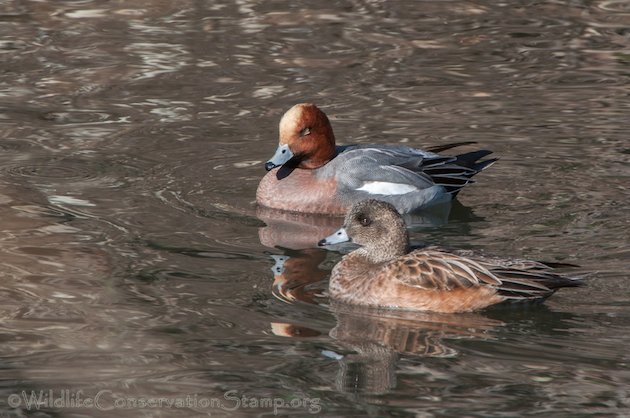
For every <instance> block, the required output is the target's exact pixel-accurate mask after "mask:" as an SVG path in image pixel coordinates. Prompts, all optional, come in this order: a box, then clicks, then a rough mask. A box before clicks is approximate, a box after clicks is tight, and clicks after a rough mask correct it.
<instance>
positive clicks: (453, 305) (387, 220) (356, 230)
mask: <svg viewBox="0 0 630 418" xmlns="http://www.w3.org/2000/svg"><path fill="white" fill-rule="evenodd" d="M348 240H352V241H353V242H354V243H356V244H358V245H360V246H361V247H360V248H359V249H357V250H355V251H353V252H351V253H350V254H348V255H346V256H344V257H343V259H342V260H341V261H340V262H339V263H338V264H337V265H336V266H335V267H334V268H333V271H332V274H331V277H330V285H329V289H330V290H329V294H330V297H331V298H332V299H334V300H337V301H340V302H346V303H350V304H356V305H368V306H374V307H379V308H395V309H408V310H418V311H433V312H466V311H473V310H478V309H483V308H486V307H488V306H491V305H495V304H498V303H501V302H507V301H512V302H513V301H542V300H544V299H545V298H547V297H549V296H550V295H552V294H553V293H554V292H555V291H556V290H557V289H559V288H562V287H576V286H580V285H582V281H581V280H578V279H572V278H568V277H564V276H561V275H559V274H556V273H553V272H551V270H552V269H551V267H549V266H546V265H544V264H542V263H537V262H530V263H529V264H528V263H523V260H519V261H518V263H517V262H515V261H510V260H497V259H490V258H483V257H463V256H459V255H456V254H452V253H448V252H444V251H439V250H435V249H427V248H425V249H420V250H415V251H411V252H410V251H409V238H408V235H407V230H406V228H405V224H404V222H403V219H402V217H401V215H400V214H399V213H398V212H397V211H396V208H394V207H393V206H392V205H390V204H389V203H386V202H382V201H378V200H374V199H370V200H365V201H362V202H359V203H356V204H354V205H353V206H352V208H351V210H350V211H349V212H348V214H347V215H346V217H345V220H344V225H343V228H341V229H340V230H338V231H337V232H335V233H334V234H332V235H330V236H329V237H327V238H325V239H323V240H321V241H320V243H319V245H331V244H337V243H340V242H345V241H348Z"/></svg>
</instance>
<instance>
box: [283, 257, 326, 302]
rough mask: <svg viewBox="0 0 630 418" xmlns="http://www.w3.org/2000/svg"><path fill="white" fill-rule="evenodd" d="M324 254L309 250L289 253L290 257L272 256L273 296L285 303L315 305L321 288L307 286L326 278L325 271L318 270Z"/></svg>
mask: <svg viewBox="0 0 630 418" xmlns="http://www.w3.org/2000/svg"><path fill="white" fill-rule="evenodd" d="M326 253H327V252H326V251H323V250H320V249H317V248H311V249H308V250H302V251H299V252H298V251H294V252H291V256H286V255H272V256H271V257H272V258H273V259H274V261H275V264H274V265H273V267H272V268H271V271H273V275H274V278H273V293H274V295H275V296H276V297H278V298H279V299H281V300H284V301H287V302H296V301H301V302H307V303H316V302H315V298H316V297H317V296H318V295H319V294H320V293H322V291H323V288H316V287H309V285H310V284H314V283H317V282H320V281H323V280H324V279H325V278H326V277H327V276H328V273H329V272H328V271H327V270H322V269H320V268H319V265H320V264H321V263H322V262H323V261H324V259H325V258H326Z"/></svg>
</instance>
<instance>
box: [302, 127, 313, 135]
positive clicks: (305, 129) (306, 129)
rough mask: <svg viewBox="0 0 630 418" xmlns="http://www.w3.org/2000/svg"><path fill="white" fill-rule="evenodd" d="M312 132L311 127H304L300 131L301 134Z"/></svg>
mask: <svg viewBox="0 0 630 418" xmlns="http://www.w3.org/2000/svg"><path fill="white" fill-rule="evenodd" d="M310 134H311V128H304V129H302V130H301V131H300V136H306V135H310Z"/></svg>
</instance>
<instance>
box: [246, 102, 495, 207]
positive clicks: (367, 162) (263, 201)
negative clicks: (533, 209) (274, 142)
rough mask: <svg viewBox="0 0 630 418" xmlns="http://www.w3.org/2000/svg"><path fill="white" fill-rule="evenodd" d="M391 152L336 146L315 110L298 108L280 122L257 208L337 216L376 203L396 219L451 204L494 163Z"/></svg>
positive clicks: (390, 148)
mask: <svg viewBox="0 0 630 418" xmlns="http://www.w3.org/2000/svg"><path fill="white" fill-rule="evenodd" d="M458 145H461V144H451V145H445V146H442V147H434V148H433V149H432V150H431V151H433V152H431V151H422V150H419V149H415V148H410V147H405V146H397V145H350V146H336V145H335V135H334V134H333V130H332V127H331V126H330V122H329V121H328V118H327V117H326V114H325V113H324V112H322V111H321V110H319V109H318V108H317V106H315V105H313V104H308V103H301V104H297V105H295V106H293V107H292V108H291V109H289V110H288V111H287V112H286V113H285V114H284V116H283V117H282V119H281V120H280V144H279V145H278V149H277V150H276V153H275V154H274V156H273V157H272V158H271V159H270V160H269V161H267V163H266V164H265V168H266V169H267V170H268V171H269V170H271V171H270V172H269V173H267V175H266V176H265V177H264V178H263V179H262V180H261V182H260V184H259V185H258V191H257V192H256V201H257V202H258V203H259V204H260V205H262V206H266V207H270V208H274V209H281V210H289V211H294V212H302V213H326V214H338V215H342V214H344V213H346V211H347V210H348V209H349V208H350V206H352V204H353V203H356V202H358V201H361V200H364V199H367V198H370V197H372V198H378V199H381V200H384V201H387V202H389V203H391V204H392V205H394V206H395V207H396V209H398V211H399V212H401V213H407V212H411V211H413V210H416V209H421V208H426V207H428V206H431V205H434V204H438V203H442V202H448V201H450V200H451V199H452V198H453V197H454V196H455V195H456V194H457V192H459V190H460V189H461V188H462V187H464V186H465V185H466V184H468V183H471V182H472V180H471V177H472V176H474V175H475V174H477V173H478V172H480V171H481V170H483V169H485V168H487V167H488V166H490V165H491V164H492V163H494V162H495V161H496V159H489V160H484V161H479V160H480V159H481V158H483V157H485V156H487V155H489V154H491V153H492V152H491V151H486V150H479V151H474V152H469V153H466V154H460V155H457V156H442V155H438V154H436V152H439V151H443V150H445V149H449V148H452V147H455V146H458Z"/></svg>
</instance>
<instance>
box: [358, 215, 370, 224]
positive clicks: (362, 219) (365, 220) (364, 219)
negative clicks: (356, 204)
mask: <svg viewBox="0 0 630 418" xmlns="http://www.w3.org/2000/svg"><path fill="white" fill-rule="evenodd" d="M359 223H360V224H361V225H363V226H368V225H369V224H371V223H372V220H370V218H366V217H365V216H363V217H361V218H359Z"/></svg>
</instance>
